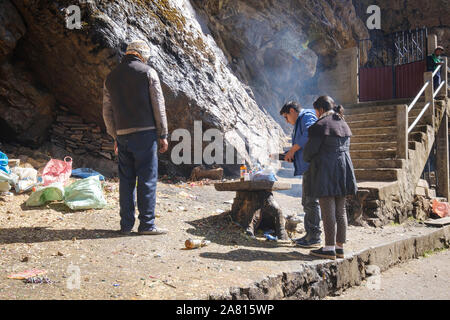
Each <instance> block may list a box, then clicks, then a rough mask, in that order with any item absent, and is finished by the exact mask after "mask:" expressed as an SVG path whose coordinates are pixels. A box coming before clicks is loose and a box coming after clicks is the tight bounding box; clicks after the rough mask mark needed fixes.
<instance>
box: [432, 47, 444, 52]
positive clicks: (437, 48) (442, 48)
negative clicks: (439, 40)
mask: <svg viewBox="0 0 450 320" xmlns="http://www.w3.org/2000/svg"><path fill="white" fill-rule="evenodd" d="M439 49H441V50H442V51H445V50H444V47H443V46H437V47H436V49H434V51H436V50H439Z"/></svg>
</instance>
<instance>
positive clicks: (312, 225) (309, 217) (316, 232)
mask: <svg viewBox="0 0 450 320" xmlns="http://www.w3.org/2000/svg"><path fill="white" fill-rule="evenodd" d="M307 179H309V173H308V171H306V172H305V173H304V174H303V183H302V206H303V211H304V212H305V220H304V223H305V231H306V236H307V239H308V240H317V239H320V235H321V233H322V231H321V230H320V219H321V216H320V205H319V199H317V198H312V197H308V196H306V195H305V186H306V185H308V183H306V182H305V181H306V180H307Z"/></svg>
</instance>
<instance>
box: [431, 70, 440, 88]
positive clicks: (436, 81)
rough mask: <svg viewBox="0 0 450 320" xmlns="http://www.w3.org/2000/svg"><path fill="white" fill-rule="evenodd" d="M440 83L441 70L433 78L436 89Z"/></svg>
mask: <svg viewBox="0 0 450 320" xmlns="http://www.w3.org/2000/svg"><path fill="white" fill-rule="evenodd" d="M440 84H441V72H440V71H438V73H436V75H435V76H434V78H433V87H434V90H436V89H437V88H438V87H439V85H440Z"/></svg>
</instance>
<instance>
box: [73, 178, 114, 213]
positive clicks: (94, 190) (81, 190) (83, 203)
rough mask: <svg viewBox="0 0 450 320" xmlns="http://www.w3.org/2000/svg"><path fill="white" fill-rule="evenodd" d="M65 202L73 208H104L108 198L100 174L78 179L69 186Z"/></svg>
mask: <svg viewBox="0 0 450 320" xmlns="http://www.w3.org/2000/svg"><path fill="white" fill-rule="evenodd" d="M64 203H65V204H66V205H67V206H68V207H69V208H70V209H72V210H83V209H102V208H104V207H105V206H106V200H105V198H104V196H103V189H102V185H101V183H100V179H99V176H92V177H89V178H86V179H82V180H78V181H75V182H74V183H72V184H71V185H69V186H67V187H66V188H65V195H64Z"/></svg>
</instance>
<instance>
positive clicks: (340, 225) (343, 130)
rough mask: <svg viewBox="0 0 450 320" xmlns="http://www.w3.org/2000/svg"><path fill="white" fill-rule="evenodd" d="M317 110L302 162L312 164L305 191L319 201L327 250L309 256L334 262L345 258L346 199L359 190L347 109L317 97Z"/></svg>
mask: <svg viewBox="0 0 450 320" xmlns="http://www.w3.org/2000/svg"><path fill="white" fill-rule="evenodd" d="M314 109H315V111H316V114H317V118H318V120H317V122H316V123H315V124H314V125H312V126H311V127H310V128H309V130H308V136H309V140H308V142H307V144H306V146H305V148H304V149H303V159H304V160H305V161H306V162H310V167H309V174H310V179H309V180H308V185H307V186H304V188H305V190H307V193H309V194H308V196H310V197H314V198H319V203H320V209H321V212H322V220H323V226H324V231H325V247H322V248H320V249H318V250H311V252H310V254H311V255H313V256H317V257H320V258H327V259H333V260H334V259H336V256H337V257H338V258H343V257H344V243H345V241H346V231H347V214H346V212H345V197H346V196H347V195H354V194H356V191H357V186H356V179H355V173H354V169H353V164H352V160H351V158H350V137H351V135H352V132H351V131H350V128H349V127H348V125H347V123H346V122H345V120H344V116H343V112H344V108H342V106H336V104H335V102H334V101H333V99H332V98H331V97H329V96H322V97H320V98H318V99H317V100H316V102H314ZM336 225H337V228H336ZM336 229H337V230H336Z"/></svg>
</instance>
